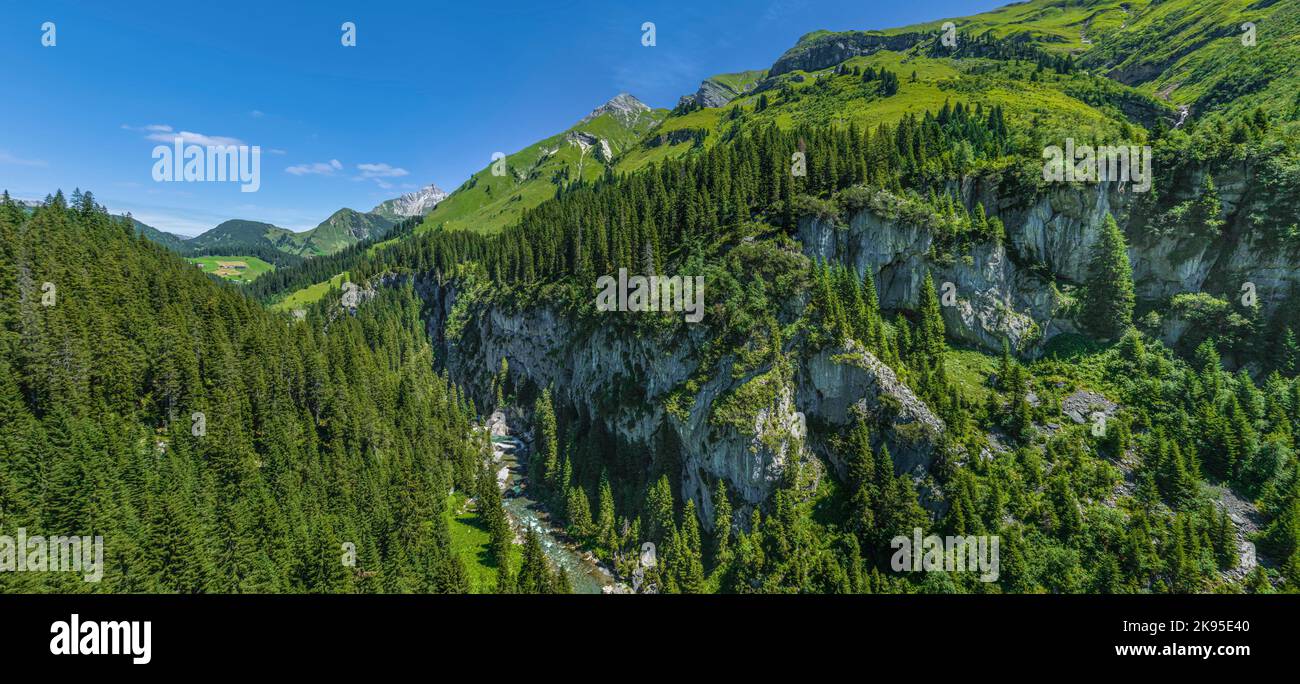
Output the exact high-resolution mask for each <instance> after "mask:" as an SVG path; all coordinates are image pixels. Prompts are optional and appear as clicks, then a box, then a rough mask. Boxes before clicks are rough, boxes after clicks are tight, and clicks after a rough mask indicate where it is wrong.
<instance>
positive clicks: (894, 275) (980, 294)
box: [799, 211, 1072, 352]
mask: <svg viewBox="0 0 1300 684" xmlns="http://www.w3.org/2000/svg"><path fill="white" fill-rule="evenodd" d="M799 239H800V241H801V242H802V243H803V249H804V253H805V254H807V255H808V256H810V257H812V258H814V259H821V260H823V261H838V262H841V263H844V264H847V265H849V266H851V267H852V268H853V269H854V270H855V271H856V272H857V274H858V277H859V278H861V277H862V275H863V274H864V273H866V271H867V270H868V269H869V270H870V271H871V272H872V276H873V277H874V278H875V281H876V289H877V292H878V293H879V296H880V304H881V306H882V307H884V308H887V309H908V310H916V309H918V308H919V302H920V294H921V285H922V283H923V282H924V280H925V274H926V272H927V270H928V271H929V272H930V273H931V275H932V277H933V279H934V283H935V287H936V288H937V289H938V290H939V295H940V299H941V301H943V302H944V303H945V306H943V308H942V309H943V316H944V323H945V325H946V326H947V329H948V333H949V335H952V336H954V337H957V338H958V339H961V340H964V341H967V342H970V343H973V344H976V345H979V346H983V347H986V348H989V349H1000V348H1001V346H1002V340H1003V338H1004V337H1005V338H1007V339H1008V341H1009V342H1010V343H1011V344H1012V345H1013V346H1014V347H1015V348H1017V349H1020V350H1022V351H1026V352H1029V351H1032V350H1034V349H1035V348H1037V346H1038V345H1039V344H1040V343H1041V342H1042V340H1043V339H1045V337H1048V336H1050V335H1052V334H1056V333H1058V332H1061V331H1063V330H1069V329H1072V328H1070V327H1069V323H1068V322H1067V321H1060V320H1057V319H1056V318H1055V310H1056V308H1057V302H1056V301H1055V298H1054V296H1053V295H1052V289H1051V287H1050V286H1049V284H1048V283H1044V282H1042V281H1041V280H1040V279H1039V278H1038V277H1037V276H1035V275H1033V274H1031V273H1028V272H1026V271H1023V270H1021V269H1019V268H1017V267H1016V266H1015V265H1014V264H1013V263H1012V262H1011V261H1010V259H1009V258H1008V256H1007V251H1006V248H1005V247H1004V246H1003V245H999V244H994V243H987V244H982V245H976V246H975V247H974V248H972V249H971V251H970V254H969V255H966V256H965V257H958V258H957V259H956V260H954V261H953V262H952V263H937V262H935V261H934V260H933V259H931V258H930V255H931V254H932V247H933V246H934V235H933V234H932V233H931V232H930V231H929V230H927V229H925V228H920V227H917V226H912V225H907V224H903V223H899V222H897V221H892V220H888V219H884V218H881V217H880V216H877V215H876V214H874V213H872V212H870V211H861V212H858V213H857V214H856V215H854V216H853V218H852V219H851V220H850V222H849V225H848V226H838V225H835V224H834V223H832V222H830V221H826V220H823V219H815V218H806V219H804V220H803V221H801V222H800V226H799ZM945 294H947V295H949V296H948V297H945ZM1044 331H1046V334H1045V333H1044Z"/></svg>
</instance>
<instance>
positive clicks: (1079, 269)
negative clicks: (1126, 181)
mask: <svg viewBox="0 0 1300 684" xmlns="http://www.w3.org/2000/svg"><path fill="white" fill-rule="evenodd" d="M1192 180H1193V181H1194V182H1195V184H1199V178H1194V179H1192ZM961 192H962V194H963V197H965V198H966V200H967V201H968V202H969V203H971V204H974V202H975V201H979V202H982V203H983V204H984V205H985V206H986V207H991V208H996V215H997V216H999V217H1000V218H1001V219H1002V220H1003V222H1004V224H1005V228H1006V240H1005V243H1003V244H998V243H995V242H992V241H988V242H984V243H980V244H976V245H973V246H972V247H971V248H970V250H969V251H968V252H967V253H964V254H957V255H955V256H954V258H951V259H945V258H943V257H940V256H938V253H939V252H940V250H939V249H938V248H937V247H936V244H935V241H936V238H935V235H934V234H933V233H932V232H931V231H930V230H928V229H926V228H922V227H918V226H915V225H910V224H907V223H905V222H902V221H899V220H892V219H888V218H885V217H882V216H879V215H877V214H875V213H872V212H871V211H870V210H863V211H859V212H857V213H856V214H854V215H853V216H851V217H850V218H849V220H848V223H847V225H842V224H839V223H837V222H835V221H829V220H825V219H818V218H811V217H809V218H805V219H803V220H802V221H801V222H800V226H799V239H800V241H801V242H802V244H803V248H804V253H805V254H807V255H808V256H810V257H812V258H816V259H822V260H827V261H833V262H840V263H844V264H846V265H849V266H851V267H853V268H854V269H855V271H856V272H857V273H858V275H859V277H861V276H862V275H863V274H864V273H865V272H866V270H867V269H871V271H872V274H873V276H874V278H875V280H876V287H877V290H878V292H879V294H880V303H881V306H882V307H884V308H886V309H895V310H898V309H904V310H915V309H916V308H917V306H918V302H919V297H920V290H921V283H922V281H923V280H924V278H925V274H926V272H927V270H928V271H929V272H930V273H931V274H932V276H933V278H934V281H935V287H936V288H939V289H940V290H941V291H940V294H941V295H942V294H943V292H942V288H943V284H944V283H952V284H953V285H954V286H955V294H956V302H955V304H954V305H952V306H944V307H943V314H944V321H945V324H946V325H947V329H948V333H949V335H951V336H952V337H954V338H956V339H959V340H962V341H964V342H968V343H970V344H973V345H975V346H978V347H982V348H984V349H987V350H991V351H996V350H999V349H1000V348H1001V345H1002V340H1003V339H1004V338H1006V339H1007V340H1009V341H1010V343H1011V344H1012V345H1013V346H1014V347H1015V348H1017V349H1019V350H1020V351H1021V352H1023V353H1026V354H1029V355H1033V354H1035V353H1037V352H1039V351H1041V350H1042V347H1043V345H1044V344H1045V343H1046V342H1047V341H1048V340H1050V339H1051V338H1052V337H1054V336H1056V335H1058V334H1061V333H1064V332H1073V331H1075V325H1074V323H1073V321H1071V320H1069V318H1068V317H1067V316H1066V314H1065V312H1063V311H1062V306H1061V305H1062V304H1064V301H1063V299H1062V298H1061V297H1060V296H1059V291H1058V288H1055V287H1053V285H1054V284H1057V283H1059V284H1061V285H1081V284H1083V283H1084V282H1085V281H1086V280H1087V278H1088V272H1089V261H1090V259H1091V255H1092V250H1093V246H1094V244H1095V243H1096V242H1097V240H1098V238H1099V237H1100V229H1101V227H1102V224H1103V222H1104V221H1105V218H1106V216H1107V215H1108V214H1110V215H1113V216H1115V218H1116V220H1117V221H1118V222H1119V224H1120V226H1121V228H1124V229H1125V232H1126V234H1127V235H1128V240H1129V250H1128V252H1129V260H1130V262H1131V264H1132V267H1133V280H1134V285H1135V289H1136V292H1137V296H1138V298H1139V300H1145V301H1146V302H1147V303H1149V304H1155V305H1159V304H1163V303H1165V302H1167V301H1168V300H1169V298H1171V297H1173V296H1174V295H1176V294H1180V293H1199V292H1204V293H1207V294H1211V295H1214V296H1216V297H1219V298H1226V299H1234V298H1236V297H1237V296H1239V293H1240V291H1241V290H1240V288H1241V286H1242V284H1243V283H1246V282H1251V283H1253V284H1254V285H1255V288H1256V294H1257V296H1258V301H1259V305H1260V307H1261V310H1262V312H1263V314H1264V315H1266V316H1267V315H1270V314H1271V313H1272V312H1273V311H1274V310H1275V309H1276V308H1277V307H1278V306H1279V305H1280V304H1281V303H1282V302H1283V301H1284V300H1285V299H1286V297H1287V296H1288V294H1289V293H1290V292H1291V289H1292V288H1293V287H1300V254H1297V253H1296V251H1295V250H1294V249H1291V250H1287V249H1280V248H1278V247H1277V246H1276V245H1272V244H1270V243H1269V242H1268V241H1267V240H1265V239H1264V238H1262V237H1260V236H1259V235H1258V234H1257V233H1256V232H1254V231H1252V230H1251V229H1250V228H1249V227H1248V221H1249V215H1250V213H1251V211H1252V197H1251V195H1250V192H1249V187H1248V179H1247V177H1246V176H1245V174H1239V175H1228V176H1226V177H1225V178H1224V182H1223V184H1222V185H1220V188H1219V192H1220V198H1221V201H1222V203H1223V208H1224V209H1223V214H1222V217H1223V218H1224V220H1225V221H1226V225H1225V229H1224V231H1223V233H1222V234H1221V235H1218V236H1214V237H1206V236H1198V235H1196V234H1194V233H1193V232H1192V231H1191V230H1190V229H1180V228H1177V227H1175V228H1173V229H1166V230H1165V231H1163V232H1162V233H1161V234H1152V233H1150V232H1146V231H1143V230H1139V229H1136V228H1134V227H1132V225H1133V223H1134V222H1132V221H1131V216H1130V213H1131V211H1132V207H1133V204H1134V197H1133V195H1132V194H1131V193H1126V192H1124V191H1122V190H1121V189H1120V187H1119V186H1118V185H1117V184H1115V183H1100V184H1077V185H1062V186H1058V187H1055V188H1053V189H1051V190H1049V191H1048V192H1045V193H1043V194H1041V195H1039V196H1037V197H1036V198H1034V199H1033V200H1032V201H1030V202H1028V203H1025V202H1023V200H1015V199H1014V198H1003V197H999V196H998V195H997V194H996V192H994V191H993V190H992V189H989V188H982V187H979V186H977V185H975V184H966V186H965V187H963V188H961ZM1193 196H1194V195H1192V194H1191V193H1184V194H1182V195H1179V196H1178V199H1189V198H1191V197H1193ZM990 213H992V211H991V212H990ZM1175 329H1179V330H1185V327H1178V326H1176V327H1175ZM1176 341H1177V339H1176V336H1175V337H1174V338H1172V339H1166V342H1168V343H1173V342H1176Z"/></svg>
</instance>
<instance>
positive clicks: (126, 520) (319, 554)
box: [0, 193, 481, 593]
mask: <svg viewBox="0 0 1300 684" xmlns="http://www.w3.org/2000/svg"><path fill="white" fill-rule="evenodd" d="M0 291H3V292H4V293H5V294H4V296H3V298H0V451H2V452H3V453H4V454H5V457H4V458H3V459H0V526H2V527H3V529H4V530H5V532H6V533H7V534H15V533H16V532H15V531H16V530H17V529H18V528H24V529H25V530H26V533H27V534H28V535H31V536H35V535H39V534H87V535H100V536H102V537H103V539H104V556H105V558H104V563H105V570H104V574H103V580H102V582H100V583H86V582H82V581H80V580H81V578H80V577H75V576H72V575H69V574H67V573H62V574H60V573H12V572H10V573H3V574H0V590H2V591H5V592H13V591H66V592H85V591H91V592H185V593H190V592H354V591H355V592H411V591H415V592H461V591H466V590H467V584H466V577H465V569H464V567H462V564H461V562H460V561H459V559H458V558H456V557H455V556H454V555H453V554H452V553H451V550H450V542H449V538H448V530H447V527H446V521H445V519H444V510H445V509H444V507H445V505H446V503H445V502H446V494H447V492H449V491H451V490H452V489H453V488H457V489H469V490H472V489H473V488H474V487H475V486H476V484H475V483H476V481H477V479H478V476H479V473H478V471H477V459H476V457H475V454H477V453H478V451H479V450H480V449H481V446H480V445H478V444H477V443H476V442H475V441H473V440H471V438H470V420H471V418H472V412H473V408H472V406H471V405H470V404H469V402H468V401H467V400H466V399H465V397H464V396H463V395H462V394H461V393H460V391H459V390H458V389H457V388H456V387H455V386H454V385H452V384H450V383H449V382H448V381H447V379H446V378H445V377H440V376H439V375H438V374H436V373H435V372H434V370H433V359H432V355H431V350H430V345H429V341H428V338H427V336H426V335H425V334H424V331H423V326H422V325H421V323H420V320H419V316H418V314H419V310H420V302H419V300H418V299H417V298H416V297H415V296H414V294H413V293H412V292H411V291H410V290H409V289H408V290H394V289H389V290H385V291H383V292H381V293H378V294H377V295H376V296H375V297H374V298H373V299H370V300H369V301H368V302H367V303H366V306H364V307H361V308H360V309H357V310H356V311H336V312H331V313H330V314H329V315H321V316H319V317H312V318H311V319H308V320H304V321H295V320H292V319H290V318H288V317H285V316H280V315H274V314H271V313H269V312H267V311H265V310H264V309H263V308H262V307H261V306H259V305H258V304H256V303H255V302H253V301H252V300H250V299H248V298H247V297H245V296H244V295H242V294H241V293H239V292H238V291H237V290H236V289H234V288H233V287H230V286H223V285H220V284H217V283H216V282H214V281H212V280H210V279H209V278H207V277H206V276H204V275H203V274H201V273H199V272H198V270H197V269H195V268H194V267H193V266H192V265H190V264H188V263H186V262H185V261H184V260H182V259H181V258H179V257H177V256H174V255H173V254H171V253H170V252H168V251H166V250H164V249H163V248H161V247H159V246H156V245H154V244H152V243H150V242H148V241H147V240H145V239H144V238H142V237H137V236H135V235H134V234H133V230H132V226H131V225H130V224H129V223H126V222H124V221H122V220H120V219H114V218H111V217H110V216H108V215H107V214H106V213H105V212H104V210H103V209H102V208H101V207H97V206H96V204H95V202H94V199H93V198H92V196H91V195H90V193H85V194H78V195H74V196H73V197H72V198H71V202H70V203H65V200H64V198H63V196H62V194H58V195H55V196H54V197H51V198H49V199H48V200H47V201H46V203H45V205H44V206H42V207H40V208H38V209H37V210H36V211H35V212H34V213H33V214H32V215H30V216H28V215H25V213H24V212H23V211H21V210H20V209H19V208H18V207H17V205H15V204H14V203H13V202H11V201H9V198H8V196H7V195H6V196H5V198H4V204H3V207H0ZM345 543H346V544H352V545H354V548H355V558H356V560H355V565H351V566H350V565H347V564H345V563H344V562H343V560H342V559H343V558H344V557H345V555H346V553H347V550H348V549H347V548H346V547H345V546H344V544H345Z"/></svg>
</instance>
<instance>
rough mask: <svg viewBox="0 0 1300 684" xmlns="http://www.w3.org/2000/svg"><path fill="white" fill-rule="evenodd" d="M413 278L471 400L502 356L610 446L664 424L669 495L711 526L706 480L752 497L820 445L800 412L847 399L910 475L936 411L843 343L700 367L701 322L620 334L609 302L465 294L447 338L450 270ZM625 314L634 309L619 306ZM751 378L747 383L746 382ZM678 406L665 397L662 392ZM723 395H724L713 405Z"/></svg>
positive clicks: (651, 434) (755, 501)
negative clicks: (588, 307)
mask: <svg viewBox="0 0 1300 684" xmlns="http://www.w3.org/2000/svg"><path fill="white" fill-rule="evenodd" d="M417 290H418V291H419V292H421V294H422V295H423V296H424V297H425V298H426V300H428V301H429V302H430V305H431V306H430V309H431V311H432V315H431V316H430V318H429V321H428V326H429V331H430V334H431V336H432V337H433V339H434V341H435V343H437V344H438V345H439V346H440V347H441V348H442V351H443V354H444V358H445V359H446V363H447V368H448V372H449V373H450V375H451V377H452V378H453V379H454V380H455V381H456V382H458V383H461V384H462V386H464V387H465V388H466V390H467V391H468V392H470V393H471V396H473V398H474V400H475V402H476V403H477V404H478V405H480V406H485V405H489V404H490V403H491V401H492V399H491V396H492V395H491V388H490V387H489V386H488V384H487V381H486V380H485V379H486V378H491V377H492V374H493V373H494V372H495V371H496V370H497V369H498V368H499V366H500V363H501V359H502V358H506V359H508V361H509V369H510V374H511V379H512V381H513V382H515V383H516V384H517V385H519V384H523V383H525V382H531V383H533V384H535V385H536V386H537V387H546V386H549V387H551V388H552V392H553V396H554V398H555V401H556V402H557V403H558V404H561V405H562V406H564V407H567V408H570V409H572V410H574V411H576V412H577V413H578V414H580V415H581V416H583V417H585V418H587V419H590V420H592V421H601V422H603V424H604V427H605V428H606V429H607V430H608V431H609V432H610V433H611V434H614V435H617V436H618V440H619V444H620V448H626V449H641V450H646V449H650V448H652V447H653V446H654V445H655V444H657V443H658V440H659V439H661V438H663V437H670V438H671V439H672V440H673V441H674V442H675V443H676V444H677V445H678V446H679V449H680V453H681V456H682V471H681V479H680V481H681V489H682V496H683V497H685V498H689V499H693V500H695V502H696V504H697V506H698V508H699V511H700V517H701V520H702V522H703V523H704V524H705V526H706V527H709V528H711V527H712V524H713V501H712V497H711V493H712V491H713V489H714V487H715V486H716V482H717V479H718V478H722V479H725V480H726V481H727V484H728V487H729V489H730V491H731V492H732V493H733V495H734V496H736V497H737V499H738V501H737V502H736V503H737V510H738V511H739V513H740V518H741V519H745V517H746V516H747V512H748V511H749V510H752V509H753V507H754V506H757V505H760V504H761V503H762V502H763V501H765V500H766V499H767V497H768V496H769V495H770V494H771V493H772V491H773V489H774V488H775V487H776V486H777V484H778V483H779V482H780V481H781V480H782V478H783V476H784V474H785V472H786V469H787V468H788V467H789V466H790V464H791V463H792V462H793V459H804V458H806V457H807V456H808V451H807V450H808V449H809V448H814V449H824V448H825V440H824V437H823V436H822V435H814V434H810V430H809V425H810V424H817V425H820V426H824V429H827V430H840V429H842V428H843V427H845V426H847V425H848V424H849V423H850V421H851V420H852V416H851V412H850V409H851V407H853V406H859V407H860V408H861V409H862V410H864V411H866V412H867V413H868V414H869V415H871V416H873V417H876V418H877V419H878V420H879V421H880V422H881V424H882V425H884V426H885V427H884V429H873V434H876V435H877V438H878V439H883V440H884V441H885V442H886V443H887V444H888V445H889V448H890V450H891V452H893V453H896V454H898V462H899V463H900V470H904V471H908V472H911V473H913V474H914V475H915V476H916V477H918V478H920V477H923V476H924V475H925V473H926V469H927V468H928V466H929V464H930V462H931V460H932V458H933V452H934V448H935V447H934V444H935V441H936V440H937V439H938V436H939V435H940V434H941V433H942V431H943V425H942V423H941V422H940V421H939V420H938V418H936V417H935V416H934V414H933V413H932V412H931V411H930V410H929V408H928V407H926V406H925V404H924V403H922V402H921V401H920V400H919V399H917V398H916V396H915V395H913V394H912V393H911V391H910V390H908V389H907V387H906V386H904V385H903V384H902V383H901V382H899V381H898V379H897V378H896V377H895V376H894V374H893V371H891V370H890V369H889V368H887V367H886V366H885V365H884V364H883V363H881V362H880V361H878V360H876V359H875V357H873V356H871V355H870V354H869V353H867V352H866V351H864V350H862V349H860V348H857V347H856V346H853V347H847V348H836V349H831V350H824V351H822V352H820V353H818V354H817V355H815V356H813V357H812V358H810V359H801V360H799V361H798V363H797V364H796V368H794V369H793V370H791V371H788V372H782V371H781V370H779V369H773V368H771V367H770V366H760V367H758V368H754V369H750V370H747V371H746V372H743V373H736V372H733V371H734V370H735V369H734V365H735V360H734V359H733V358H732V357H730V356H724V357H723V358H722V359H721V360H719V361H718V362H717V364H716V365H715V366H713V367H711V368H707V369H701V368H699V366H698V359H699V358H700V357H701V356H702V355H701V354H700V353H699V349H700V345H701V344H702V343H703V342H704V340H705V339H707V334H706V330H705V329H704V326H705V325H707V323H704V324H700V325H698V326H685V329H684V332H683V331H682V330H680V329H679V330H678V331H676V332H674V333H665V334H663V335H660V336H645V335H641V336H638V335H636V334H633V332H632V331H631V330H630V329H629V327H628V326H627V325H626V323H625V322H620V321H618V320H617V319H614V318H613V316H617V315H627V314H610V316H611V320H610V322H609V323H608V324H604V325H592V324H591V322H590V321H587V322H585V323H579V322H577V321H574V320H571V319H570V318H568V317H566V316H562V315H559V314H557V313H556V312H555V311H554V310H553V309H551V308H550V307H547V306H537V307H530V308H527V309H524V310H521V311H507V310H504V309H502V308H499V307H497V306H491V305H487V304H471V305H470V308H471V309H473V310H472V313H471V314H470V315H468V316H463V317H462V316H461V314H460V313H458V314H456V316H454V318H456V319H457V320H458V321H463V322H464V323H463V326H462V327H461V328H460V331H459V334H458V335H457V336H456V337H455V338H448V337H446V336H444V335H443V331H444V330H446V322H447V321H448V319H449V318H453V316H452V312H453V310H454V309H458V308H463V307H457V299H458V298H459V297H460V296H461V295H460V293H459V292H458V291H457V290H456V288H455V287H454V286H452V285H450V284H439V283H437V282H436V281H434V280H427V281H421V282H420V283H418V284H417ZM632 315H636V314H632ZM701 370H704V371H706V377H707V380H705V381H703V382H702V383H700V385H699V387H698V390H697V391H696V392H695V393H694V395H693V396H688V397H686V398H685V400H684V401H680V402H673V401H671V398H672V397H673V396H674V392H675V391H679V390H681V388H682V387H683V384H684V383H685V382H686V380H688V379H690V378H692V377H698V376H697V373H698V372H699V371H701ZM747 390H753V391H747ZM670 403H671V404H673V405H674V406H678V407H680V408H679V409H678V410H676V411H670V410H668V409H667V406H668V405H669V404H670ZM724 407H725V408H724Z"/></svg>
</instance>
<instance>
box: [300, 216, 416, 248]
mask: <svg viewBox="0 0 1300 684" xmlns="http://www.w3.org/2000/svg"><path fill="white" fill-rule="evenodd" d="M392 227H393V221H391V220H389V219H387V218H384V217H383V216H380V215H378V214H370V213H363V212H360V211H356V210H354V209H346V208H344V209H339V210H338V211H336V212H334V214H333V215H332V216H330V217H329V218H327V219H325V220H324V221H322V222H321V224H320V225H319V226H316V227H315V228H313V229H312V230H311V231H309V232H308V233H306V234H305V235H306V239H305V240H304V241H303V247H302V253H303V254H304V255H306V254H312V255H316V254H333V253H335V252H337V251H340V250H342V249H344V248H346V247H350V246H352V245H355V244H356V243H358V242H360V241H362V240H365V239H368V238H372V237H375V236H377V235H382V234H383V233H385V232H386V231H387V230H388V229H389V228H392Z"/></svg>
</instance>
